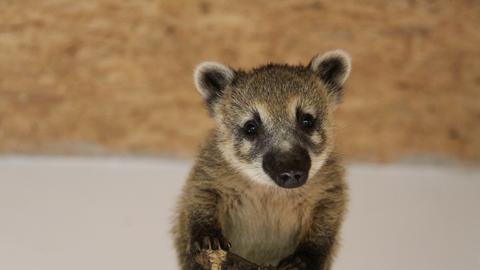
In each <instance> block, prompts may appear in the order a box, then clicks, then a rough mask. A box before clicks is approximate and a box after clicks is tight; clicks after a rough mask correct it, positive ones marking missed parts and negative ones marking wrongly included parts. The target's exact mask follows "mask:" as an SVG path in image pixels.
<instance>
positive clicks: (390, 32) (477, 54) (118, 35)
mask: <svg viewBox="0 0 480 270" xmlns="http://www.w3.org/2000/svg"><path fill="white" fill-rule="evenodd" d="M240 3H241V4H240ZM0 18H1V19H0V151H1V152H4V153H5V152H8V153H11V152H14V153H52V152H56V153H58V152H61V153H64V152H68V153H81V154H85V153H97V152H102V153H105V152H106V153H154V154H176V155H191V154H193V153H194V152H195V149H196V146H197V145H198V144H199V142H201V140H202V138H203V137H204V136H205V135H206V133H207V131H208V129H209V127H211V125H212V122H211V121H210V120H209V119H208V116H207V114H206V112H205V110H204V109H203V106H202V102H201V100H200V97H199V95H198V94H197V93H196V91H195V89H194V87H193V83H192V79H191V77H192V76H191V73H192V68H193V67H194V66H195V64H196V63H198V62H200V61H203V60H207V59H210V60H217V61H222V62H225V63H228V64H230V65H232V66H234V67H242V68H248V67H251V66H254V65H259V64H261V63H265V62H267V61H273V62H288V63H299V62H303V63H306V62H307V61H308V60H309V59H310V57H311V56H312V55H313V54H315V53H317V52H323V51H325V50H329V49H333V48H338V47H340V48H344V49H346V50H347V51H349V52H351V54H352V56H353V61H354V62H353V73H352V76H351V79H350V80H349V82H348V85H347V88H346V91H347V94H346V96H345V102H344V104H343V105H342V107H341V108H340V110H339V111H338V126H339V127H338V133H339V139H338V141H339V147H340V149H341V151H342V152H343V153H344V154H345V155H346V156H347V157H348V158H352V159H360V160H377V161H381V160H392V159H397V158H402V157H404V156H409V155H415V154H424V153H428V154H434V155H446V156H450V157H455V158H460V159H463V160H474V161H480V140H479V139H478V138H480V46H479V44H480V30H479V26H480V3H479V2H477V1H400V0H399V1H375V0H370V1H355V0H350V1H294V0H291V1H290V0H286V1H193V0H189V1H188V0H187V1H173V0H170V1H167V0H164V1H146V0H142V1H116V0H98V1H97V0H96V1H93V0H85V1H66V0H42V1H27V0H23V1H8V0H7V1H1V2H0Z"/></svg>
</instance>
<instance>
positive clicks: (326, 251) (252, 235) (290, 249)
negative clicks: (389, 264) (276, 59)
mask: <svg viewBox="0 0 480 270" xmlns="http://www.w3.org/2000/svg"><path fill="white" fill-rule="evenodd" d="M229 74H230V73H229ZM235 74H236V75H235V76H236V77H235V78H234V79H233V80H234V81H232V82H230V84H229V85H228V86H226V89H225V91H224V92H223V93H222V97H221V98H220V100H217V101H213V102H211V101H209V102H211V104H209V105H210V106H211V108H210V109H211V112H212V113H213V116H214V117H215V119H216V121H217V128H216V129H215V130H214V131H213V132H212V133H211V135H210V136H209V138H208V140H207V143H206V144H205V145H204V146H203V147H202V150H201V152H200V154H199V156H198V159H197V162H196V164H195V166H194V168H193V169H192V172H191V174H190V176H189V178H188V180H187V182H186V184H185V186H184V188H183V191H182V194H181V197H180V200H179V203H178V208H177V211H176V214H177V216H176V219H175V225H174V228H173V230H172V232H173V235H174V239H175V245H176V249H177V254H178V259H179V262H180V265H181V268H182V269H183V270H191V269H197V266H196V264H195V263H194V262H192V257H191V256H192V253H191V252H192V241H193V239H192V232H193V231H198V230H199V229H198V228H200V230H202V228H203V227H205V228H208V229H213V230H214V231H215V232H220V234H221V235H222V236H223V237H225V238H226V239H227V240H229V241H230V242H231V244H232V247H231V251H232V252H234V253H236V254H238V255H240V256H242V257H244V258H246V259H248V260H251V261H253V262H255V263H258V264H273V265H275V264H277V263H278V262H279V261H281V260H282V259H284V258H286V257H288V256H290V255H292V254H294V253H298V252H300V253H301V252H303V251H308V252H307V253H309V250H310V249H311V248H312V247H311V245H312V244H313V245H314V247H315V250H316V252H320V253H319V254H320V255H319V256H320V257H322V258H321V264H319V265H320V266H319V267H321V268H322V269H329V267H330V264H331V262H332V259H333V256H334V254H335V250H336V247H337V242H338V232H339V228H340V225H341V224H342V220H343V216H344V213H345V207H346V201H347V195H346V190H347V187H346V184H345V181H344V170H343V167H342V166H341V164H340V160H339V157H338V155H337V154H336V153H335V152H334V151H333V145H334V140H333V120H332V113H333V110H334V107H335V104H336V100H337V98H338V96H334V97H332V95H334V94H335V93H333V94H332V91H329V88H328V84H326V83H322V81H321V80H319V79H318V77H317V74H316V73H315V72H312V71H311V69H308V68H306V67H301V66H298V67H291V66H278V65H273V66H265V67H262V68H259V69H255V70H253V71H250V72H243V71H237V72H236V73H235ZM229 76H230V75H229ZM271 89H274V91H272V90H271ZM330 89H333V88H330ZM338 89H339V87H338V86H335V91H338ZM207 94H208V93H207ZM207 94H205V97H206V98H208V97H207ZM292 104H293V105H292ZM297 107H300V108H302V109H303V110H304V111H312V110H313V111H314V112H312V113H315V115H318V116H319V117H320V118H321V119H320V120H321V125H320V127H319V128H318V129H317V130H316V131H315V132H314V133H313V134H312V135H311V138H310V137H309V138H303V137H301V136H300V135H298V134H297V133H295V132H296V131H295V130H294V129H293V128H292V129H291V130H290V129H289V128H288V127H289V126H292V124H291V123H292V122H295V119H292V118H294V117H293V116H294V114H295V112H292V110H293V109H294V108H297ZM252 111H257V112H258V113H259V114H260V116H261V117H262V121H263V123H264V126H265V130H266V131H265V132H267V131H268V132H269V134H270V135H269V136H268V139H265V142H264V143H262V146H255V145H254V144H253V143H251V142H248V141H246V140H241V139H238V138H237V135H236V134H235V129H234V128H232V127H234V126H236V125H238V123H242V122H243V121H244V120H245V119H248V118H249V117H250V116H251V114H252ZM285 130H287V131H285ZM299 138H303V139H299ZM298 140H304V141H302V142H301V143H302V145H306V146H305V147H308V149H309V153H310V155H311V158H312V168H311V175H310V177H309V178H308V181H307V182H306V183H305V184H304V185H303V186H300V187H298V188H294V189H285V188H280V187H278V186H276V185H274V184H271V183H273V182H272V181H270V180H268V177H266V176H265V175H260V174H261V170H260V169H259V168H258V167H259V165H258V162H259V159H261V153H262V151H264V150H262V147H263V148H268V147H280V148H285V149H287V150H288V147H289V145H290V144H291V143H298ZM259 149H260V150H259ZM259 152H260V153H259ZM255 164H256V165H255ZM248 170H250V172H251V173H250V174H249V173H246V172H247V171H248ZM253 173H256V174H258V177H259V178H263V180H262V181H264V182H266V181H270V182H271V183H262V182H258V181H257V180H255V179H252V178H254V177H255V176H252V175H253ZM252 180H253V181H252ZM301 254H304V253H301ZM298 269H306V268H301V267H298Z"/></svg>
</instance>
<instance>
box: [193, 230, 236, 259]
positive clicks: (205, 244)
mask: <svg viewBox="0 0 480 270" xmlns="http://www.w3.org/2000/svg"><path fill="white" fill-rule="evenodd" d="M231 247H232V245H231V244H230V242H229V241H228V240H227V239H225V237H223V236H222V235H220V234H218V235H214V236H200V237H195V238H194V239H192V242H191V248H190V252H191V253H193V254H198V253H199V252H200V251H202V250H218V249H222V250H225V251H229V250H230V248H231Z"/></svg>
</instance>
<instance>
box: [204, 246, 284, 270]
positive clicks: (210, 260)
mask: <svg viewBox="0 0 480 270" xmlns="http://www.w3.org/2000/svg"><path fill="white" fill-rule="evenodd" d="M195 261H196V262H197V263H198V264H200V265H201V266H202V267H203V269H205V270H275V269H276V268H275V267H273V266H262V265H258V264H256V263H253V262H250V261H248V260H246V259H244V258H242V257H240V256H238V255H236V254H234V253H231V252H226V251H224V250H211V249H208V250H203V251H201V252H200V254H198V255H197V256H196V257H195Z"/></svg>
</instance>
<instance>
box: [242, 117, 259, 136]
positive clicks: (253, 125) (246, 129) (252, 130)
mask: <svg viewBox="0 0 480 270" xmlns="http://www.w3.org/2000/svg"><path fill="white" fill-rule="evenodd" d="M243 133H244V134H245V136H247V137H250V138H253V137H255V136H256V135H257V133H258V124H257V122H255V121H254V120H249V121H247V122H246V123H245V125H243Z"/></svg>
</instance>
